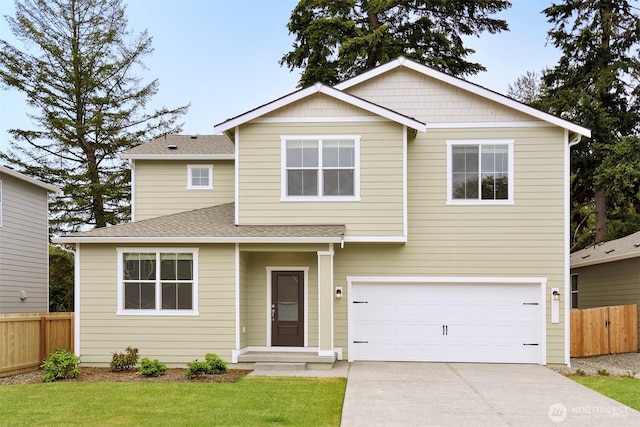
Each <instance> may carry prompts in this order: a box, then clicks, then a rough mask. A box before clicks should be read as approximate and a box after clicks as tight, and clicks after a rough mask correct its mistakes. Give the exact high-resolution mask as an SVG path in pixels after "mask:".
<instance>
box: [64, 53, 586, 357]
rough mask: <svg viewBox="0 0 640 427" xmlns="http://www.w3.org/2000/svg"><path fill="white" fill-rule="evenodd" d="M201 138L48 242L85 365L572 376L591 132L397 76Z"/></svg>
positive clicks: (449, 81) (146, 163) (145, 155)
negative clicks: (581, 166) (54, 245)
mask: <svg viewBox="0 0 640 427" xmlns="http://www.w3.org/2000/svg"><path fill="white" fill-rule="evenodd" d="M214 131H215V133H217V135H215V136H197V137H192V138H191V137H185V136H167V137H166V138H161V139H158V140H155V141H151V142H149V143H146V144H143V145H141V146H139V147H137V148H134V149H132V150H129V151H128V152H126V153H124V154H123V155H122V158H124V159H129V161H130V162H131V167H132V172H133V173H132V185H133V189H134V191H133V200H132V206H133V217H134V221H132V222H131V223H127V224H122V225H119V226H114V227H109V228H104V229H96V230H92V231H88V232H83V233H77V234H73V235H69V236H64V237H61V238H59V239H58V241H59V242H64V243H68V244H75V245H76V251H77V254H76V263H77V266H76V271H77V275H76V301H77V302H78V306H77V310H76V322H77V325H76V329H75V330H76V334H77V336H76V349H78V352H79V355H80V356H81V357H82V361H83V363H85V364H93V365H100V364H107V363H108V362H109V360H110V357H111V354H112V353H113V352H114V351H117V350H119V349H122V348H124V347H126V346H128V345H135V346H137V347H139V348H140V351H141V354H143V355H145V356H147V357H153V358H159V359H160V360H161V361H162V362H164V363H167V364H170V365H180V364H184V363H186V362H188V361H191V360H194V359H196V358H202V357H203V356H204V354H205V353H208V352H214V353H217V354H218V355H220V356H221V357H222V358H224V359H225V360H227V361H228V362H231V363H252V362H256V361H261V360H269V359H268V356H269V355H271V356H273V357H274V358H275V357H276V356H278V357H283V358H284V359H286V357H285V356H287V355H293V356H297V359H296V360H301V361H305V362H308V363H314V364H319V363H327V364H329V365H330V364H331V363H333V361H334V360H335V359H336V358H338V359H347V360H378V361H452V362H453V361H456V362H512V363H534V364H567V363H568V362H569V325H568V316H567V315H566V314H567V313H568V303H569V299H568V298H567V289H570V288H568V287H567V283H568V282H569V254H568V234H569V216H568V212H569V152H570V147H571V145H573V144H575V143H577V142H578V141H579V140H580V138H581V137H582V136H589V134H590V132H589V130H588V129H585V128H583V127H581V126H578V125H576V124H573V123H570V122H568V121H565V120H562V119H559V118H557V117H555V116H551V115H548V114H546V113H543V112H541V111H538V110H536V109H533V108H530V107H528V106H526V105H523V104H521V103H518V102H516V101H514V100H512V99H509V98H507V97H504V96H502V95H500V94H497V93H495V92H492V91H490V90H487V89H485V88H482V87H480V86H477V85H474V84H472V83H469V82H466V81H464V80H461V79H458V78H454V77H451V76H449V75H446V74H443V73H441V72H438V71H435V70H433V69H431V68H428V67H425V66H423V65H420V64H417V63H416V62H413V61H410V60H407V59H405V58H399V59H397V60H394V61H391V62H389V63H387V64H385V65H382V66H380V67H378V68H376V69H374V70H371V71H369V72H367V73H364V74H362V75H360V76H358V77H355V78H353V79H350V80H348V81H345V82H343V83H340V84H338V85H336V86H334V87H328V86H325V85H321V84H317V85H314V86H311V87H307V88H304V89H301V90H298V91H295V92H293V93H290V94H288V95H285V96H283V97H281V98H279V99H276V100H274V101H272V102H270V103H267V104H264V105H262V106H259V107H257V108H255V109H253V110H251V111H248V112H246V113H244V114H241V115H239V116H236V117H234V118H231V119H229V120H227V121H224V122H222V123H220V124H218V125H216V126H215V128H214ZM265 355H267V356H266V357H267V358H265ZM286 360H293V358H289V359H286Z"/></svg>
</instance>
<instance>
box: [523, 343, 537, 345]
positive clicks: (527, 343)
mask: <svg viewBox="0 0 640 427" xmlns="http://www.w3.org/2000/svg"><path fill="white" fill-rule="evenodd" d="M522 345H538V344H537V343H536V344H529V343H524V344H522Z"/></svg>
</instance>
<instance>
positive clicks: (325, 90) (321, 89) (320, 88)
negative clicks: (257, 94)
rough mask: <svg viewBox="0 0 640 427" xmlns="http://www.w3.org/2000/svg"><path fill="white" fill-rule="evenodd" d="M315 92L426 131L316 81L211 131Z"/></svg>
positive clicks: (222, 129)
mask: <svg viewBox="0 0 640 427" xmlns="http://www.w3.org/2000/svg"><path fill="white" fill-rule="evenodd" d="M316 93H322V94H324V95H327V96H330V97H332V98H334V99H337V100H340V101H342V102H346V103H347V104H351V105H353V106H356V107H358V108H362V109H363V110H365V111H369V112H370V113H374V114H377V115H379V116H381V117H384V118H386V119H389V120H391V121H394V122H397V123H400V124H403V125H406V126H407V127H409V128H411V129H415V130H419V131H421V132H426V130H427V125H426V124H425V123H422V122H420V121H418V120H414V119H412V118H410V117H407V116H404V115H402V114H399V113H396V112H394V111H391V110H389V109H386V108H384V107H381V106H379V105H376V104H374V103H371V102H369V101H366V100H364V99H362V98H358V97H356V96H353V95H351V94H348V93H345V92H342V91H340V90H337V89H334V88H332V87H329V86H325V85H323V84H321V83H316V84H315V85H313V86H309V87H307V88H305V89H302V90H299V91H297V92H294V93H292V94H290V95H287V96H284V97H282V98H280V99H277V100H275V101H273V102H270V103H269V104H265V105H263V106H262V107H259V108H256V109H255V110H251V111H249V112H247V113H245V114H243V115H241V116H238V117H236V118H235V119H231V120H228V121H226V122H223V123H219V124H217V125H215V126H214V129H213V131H214V133H216V134H217V133H222V132H225V131H228V130H230V129H233V128H235V127H236V126H239V125H241V124H243V123H246V122H249V121H251V120H254V119H257V118H258V117H261V116H263V115H265V114H269V113H270V112H272V111H275V110H277V109H279V108H282V107H285V106H287V105H289V104H291V103H294V102H296V101H300V100H301V99H304V98H306V97H308V96H311V95H314V94H316Z"/></svg>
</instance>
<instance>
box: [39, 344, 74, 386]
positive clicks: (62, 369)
mask: <svg viewBox="0 0 640 427" xmlns="http://www.w3.org/2000/svg"><path fill="white" fill-rule="evenodd" d="M79 363H80V358H79V357H78V356H76V355H75V354H73V353H71V352H70V351H69V350H61V349H59V348H56V349H55V350H53V353H52V354H51V356H49V357H47V358H46V359H45V360H44V363H43V364H42V365H40V367H41V368H42V369H44V370H45V374H44V377H42V381H44V382H51V381H55V380H57V379H66V378H76V377H77V376H78V374H79V373H80V368H78V364H79Z"/></svg>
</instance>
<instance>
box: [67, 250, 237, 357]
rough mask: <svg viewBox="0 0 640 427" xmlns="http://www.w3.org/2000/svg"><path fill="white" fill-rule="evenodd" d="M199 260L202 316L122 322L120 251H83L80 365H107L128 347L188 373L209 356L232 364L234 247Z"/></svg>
mask: <svg viewBox="0 0 640 427" xmlns="http://www.w3.org/2000/svg"><path fill="white" fill-rule="evenodd" d="M147 248H148V249H149V250H153V249H154V248H153V247H147ZM198 257H199V277H198V279H199V292H198V302H199V312H200V314H199V316H126V315H120V316H118V315H116V307H117V284H118V278H117V253H116V246H112V245H90V244H84V245H81V248H80V263H81V264H80V268H81V272H82V273H81V277H80V292H81V307H80V313H79V316H80V357H81V360H82V363H84V364H87V365H106V364H108V363H109V362H110V360H111V355H112V354H113V353H114V352H116V351H123V350H124V349H125V348H126V347H127V346H135V347H137V348H139V349H140V355H141V357H148V358H150V359H155V358H157V359H159V360H160V361H161V362H162V363H166V364H167V365H169V366H183V367H184V366H185V364H186V363H187V362H190V361H193V360H195V359H200V360H202V359H203V358H204V356H205V354H206V353H216V354H218V355H219V356H220V357H222V358H223V359H224V360H226V361H229V362H230V361H231V349H233V348H234V347H235V296H234V295H235V261H234V260H235V256H234V246H233V245H206V246H202V247H200V250H199V255H198Z"/></svg>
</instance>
